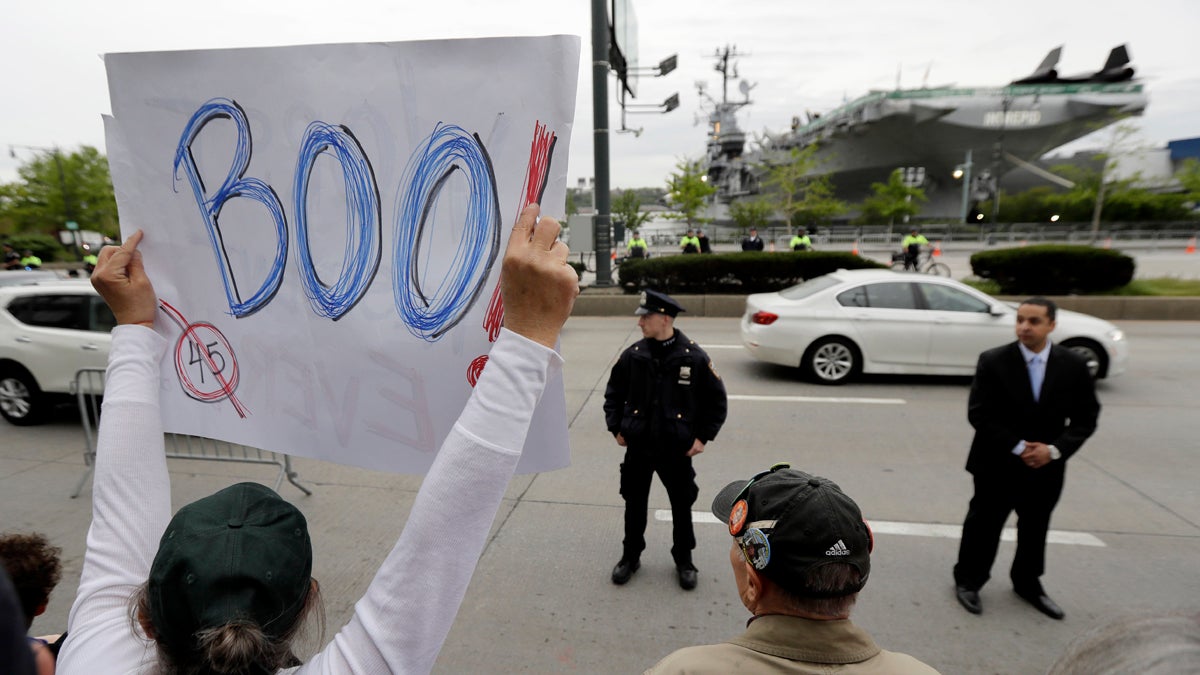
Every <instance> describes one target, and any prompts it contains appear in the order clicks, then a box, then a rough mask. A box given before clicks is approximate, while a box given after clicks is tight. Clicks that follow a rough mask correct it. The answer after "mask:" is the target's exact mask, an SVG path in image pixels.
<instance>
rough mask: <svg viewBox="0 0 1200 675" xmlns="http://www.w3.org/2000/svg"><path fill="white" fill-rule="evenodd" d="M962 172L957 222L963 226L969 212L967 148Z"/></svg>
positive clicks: (969, 161)
mask: <svg viewBox="0 0 1200 675" xmlns="http://www.w3.org/2000/svg"><path fill="white" fill-rule="evenodd" d="M962 171H963V177H962V182H963V189H962V209H961V211H960V213H959V220H961V221H962V223H963V224H964V225H966V224H967V217H968V216H969V215H970V210H971V208H970V207H971V149H970V148H967V161H966V162H964V163H963V165H962Z"/></svg>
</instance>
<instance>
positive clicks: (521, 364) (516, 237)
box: [300, 206, 579, 675]
mask: <svg viewBox="0 0 1200 675" xmlns="http://www.w3.org/2000/svg"><path fill="white" fill-rule="evenodd" d="M537 215H538V208H537V206H531V207H529V208H527V209H526V210H525V212H524V213H522V214H521V218H520V219H519V220H518V221H517V224H516V226H515V227H514V228H513V231H512V235H511V237H510V239H509V242H508V249H507V250H506V252H505V254H504V264H503V272H502V276H501V293H502V294H503V297H504V310H505V330H503V331H502V332H501V335H500V338H499V340H498V341H497V342H496V344H495V346H494V347H493V348H492V351H491V353H490V355H489V360H488V363H487V367H486V368H484V371H483V375H482V377H480V379H479V382H478V383H477V384H476V386H475V390H474V391H473V392H472V394H471V398H470V400H469V401H468V402H467V406H466V408H465V409H464V410H463V412H462V414H461V415H460V416H459V419H458V421H457V422H456V423H455V425H454V428H453V429H452V430H451V432H450V434H449V436H447V438H446V440H445V442H444V443H443V444H442V447H441V449H440V450H439V451H438V455H437V458H436V459H435V460H434V464H433V467H432V468H431V469H430V471H429V474H428V475H427V476H426V477H425V481H424V483H422V485H421V490H420V492H418V494H417V498H416V501H415V502H414V503H413V507H412V511H411V512H410V513H409V516H408V522H407V523H406V524H405V527H404V532H403V533H402V534H401V536H400V540H399V541H398V542H397V543H396V546H395V547H394V548H393V549H392V551H391V553H389V554H388V557H387V559H386V560H385V561H384V563H383V565H382V566H381V567H380V569H379V572H377V573H376V575H375V578H374V580H373V581H372V582H371V585H370V587H369V588H368V589H367V593H366V595H365V596H363V598H362V599H361V600H359V602H358V603H357V605H355V611H354V616H353V617H352V618H351V620H350V622H349V623H348V624H347V625H346V626H345V627H344V628H343V629H342V630H341V631H340V632H339V633H338V635H337V636H336V637H335V638H334V640H333V642H332V643H330V644H329V645H328V646H327V647H326V648H325V649H324V650H322V652H321V653H319V654H317V655H316V656H315V657H313V659H312V660H310V661H309V663H308V664H306V665H305V666H303V667H302V668H301V669H300V672H302V673H330V674H333V673H337V674H339V675H344V674H346V673H382V672H391V673H426V672H429V671H430V670H431V669H432V668H433V665H434V662H435V661H436V659H437V655H438V652H439V651H440V650H441V647H442V643H443V642H444V641H445V639H446V635H447V633H449V631H450V627H451V625H452V624H453V623H454V617H455V615H456V614H457V613H458V607H459V605H460V604H461V603H462V599H463V596H464V595H465V594H466V590H467V585H468V583H469V582H470V580H471V575H472V574H473V573H474V571H475V565H476V563H477V562H478V560H479V556H480V555H481V553H482V551H483V547H484V544H485V542H486V540H487V534H488V530H489V529H490V528H491V524H492V520H493V519H494V518H495V515H496V510H497V509H498V508H499V505H500V501H501V499H502V498H503V496H504V490H505V488H506V487H507V485H508V482H509V479H510V478H511V477H512V474H513V471H514V470H515V469H516V465H517V460H518V459H519V458H520V455H521V449H522V447H523V446H524V443H525V435H526V433H527V432H528V430H529V424H530V420H531V419H532V416H533V409H534V407H535V406H536V405H537V401H538V399H539V398H540V397H541V395H542V391H543V389H544V388H545V385H546V380H547V379H548V377H549V375H550V374H551V372H552V371H553V370H554V369H557V368H559V367H561V359H560V358H559V356H558V355H557V354H556V353H555V352H554V351H553V350H552V349H551V348H552V347H553V346H554V344H555V343H556V341H557V339H558V334H559V331H560V330H561V328H562V325H563V323H565V322H566V320H567V316H568V315H570V313H571V307H572V305H573V304H574V302H575V296H576V295H578V293H579V286H578V276H577V275H576V274H575V271H574V270H573V269H572V268H571V267H570V266H568V265H567V247H566V245H565V244H563V243H562V242H559V241H558V240H557V238H558V233H559V225H558V223H557V222H555V221H554V220H553V219H550V218H543V219H542V220H541V221H540V222H535V221H536V218H537Z"/></svg>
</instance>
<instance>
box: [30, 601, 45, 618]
mask: <svg viewBox="0 0 1200 675" xmlns="http://www.w3.org/2000/svg"><path fill="white" fill-rule="evenodd" d="M45 613H46V603H44V602H43V603H42V604H40V605H38V606H37V609H35V610H33V615H34V616H41V615H43V614H45Z"/></svg>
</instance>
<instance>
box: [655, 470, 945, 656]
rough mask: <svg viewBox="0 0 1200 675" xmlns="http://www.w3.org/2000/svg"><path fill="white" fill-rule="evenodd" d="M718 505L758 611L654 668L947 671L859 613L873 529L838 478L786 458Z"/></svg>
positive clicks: (746, 594) (741, 583)
mask: <svg viewBox="0 0 1200 675" xmlns="http://www.w3.org/2000/svg"><path fill="white" fill-rule="evenodd" d="M712 512H713V515H714V516H716V517H717V518H718V519H719V520H720V521H721V522H723V523H728V525H729V533H730V534H731V535H733V542H732V546H731V547H730V549H729V563H730V565H731V566H732V567H733V579H734V582H735V583H736V584H737V589H738V596H739V597H741V599H742V604H744V605H745V606H746V609H748V610H750V613H751V614H753V616H752V617H751V619H750V621H749V622H748V623H747V626H746V631H745V632H744V633H742V634H741V635H739V636H738V637H735V638H733V639H731V640H728V641H726V642H722V643H720V644H715V645H702V646H697V647H686V648H684V649H680V650H678V651H676V652H674V653H672V654H670V655H668V656H667V657H666V658H665V659H663V660H662V661H659V662H658V664H657V665H655V666H654V667H653V668H651V669H650V670H647V671H646V672H647V673H653V674H655V675H666V674H667V673H689V674H691V675H701V674H703V673H713V674H714V675H715V674H718V673H720V674H724V673H826V672H838V673H879V674H881V675H882V674H885V673H886V674H888V675H928V674H930V673H937V671H936V670H934V669H933V668H930V667H929V666H927V665H926V664H924V663H922V662H920V661H918V660H916V659H914V658H913V657H911V656H908V655H907V654H900V653H897V652H889V651H885V650H883V649H880V648H879V647H878V646H876V644H875V641H874V640H872V639H871V636H870V635H868V634H867V633H866V631H864V630H863V629H861V628H859V627H858V626H856V625H854V623H853V622H851V621H850V610H851V609H852V608H853V607H854V603H855V601H856V600H857V599H858V592H859V591H860V590H862V588H863V586H864V585H865V584H866V583H867V577H869V576H870V574H871V547H872V538H871V529H870V527H868V526H867V524H866V522H865V521H863V517H862V513H861V512H860V511H859V509H858V505H857V504H855V503H854V500H852V499H850V498H849V497H847V496H846V494H845V493H844V492H842V490H841V488H839V487H838V486H837V484H835V483H833V482H832V481H830V480H828V479H826V478H819V477H817V476H812V475H809V474H807V473H804V472H803V471H797V470H795V469H792V468H790V467H789V466H788V465H787V464H776V465H775V466H773V467H771V468H770V469H769V470H767V471H763V472H762V473H760V474H758V475H756V476H754V477H753V478H751V479H750V480H748V481H746V480H739V481H734V482H732V483H730V484H729V485H727V486H725V488H724V489H723V490H721V492H720V493H718V494H717V496H716V498H715V499H713V503H712Z"/></svg>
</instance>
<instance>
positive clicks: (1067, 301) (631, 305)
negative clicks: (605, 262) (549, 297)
mask: <svg viewBox="0 0 1200 675" xmlns="http://www.w3.org/2000/svg"><path fill="white" fill-rule="evenodd" d="M673 297H674V298H675V299H676V300H678V301H679V304H681V305H683V306H684V307H686V308H687V316H705V317H725V318H729V317H740V316H741V315H742V314H743V313H744V312H745V309H746V296H744V295H676V296H673ZM1047 297H1049V298H1050V299H1051V300H1053V301H1054V302H1055V303H1057V304H1058V306H1059V307H1061V308H1062V309H1069V310H1071V311H1074V312H1083V313H1084V314H1090V315H1092V316H1094V317H1098V318H1101V319H1107V320H1109V321H1200V297H1181V298H1171V297H1124V296H1082V295H1052V296H1047ZM996 298H997V299H998V300H1006V301H1019V300H1023V299H1024V298H1023V297H1013V296H996ZM637 307H638V296H637V294H626V293H622V292H621V291H620V290H615V291H614V290H611V289H591V288H589V289H583V290H582V291H581V292H580V294H579V297H578V298H576V299H575V308H574V309H573V310H572V311H571V316H632V315H633V311H634V310H635V309H637Z"/></svg>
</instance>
